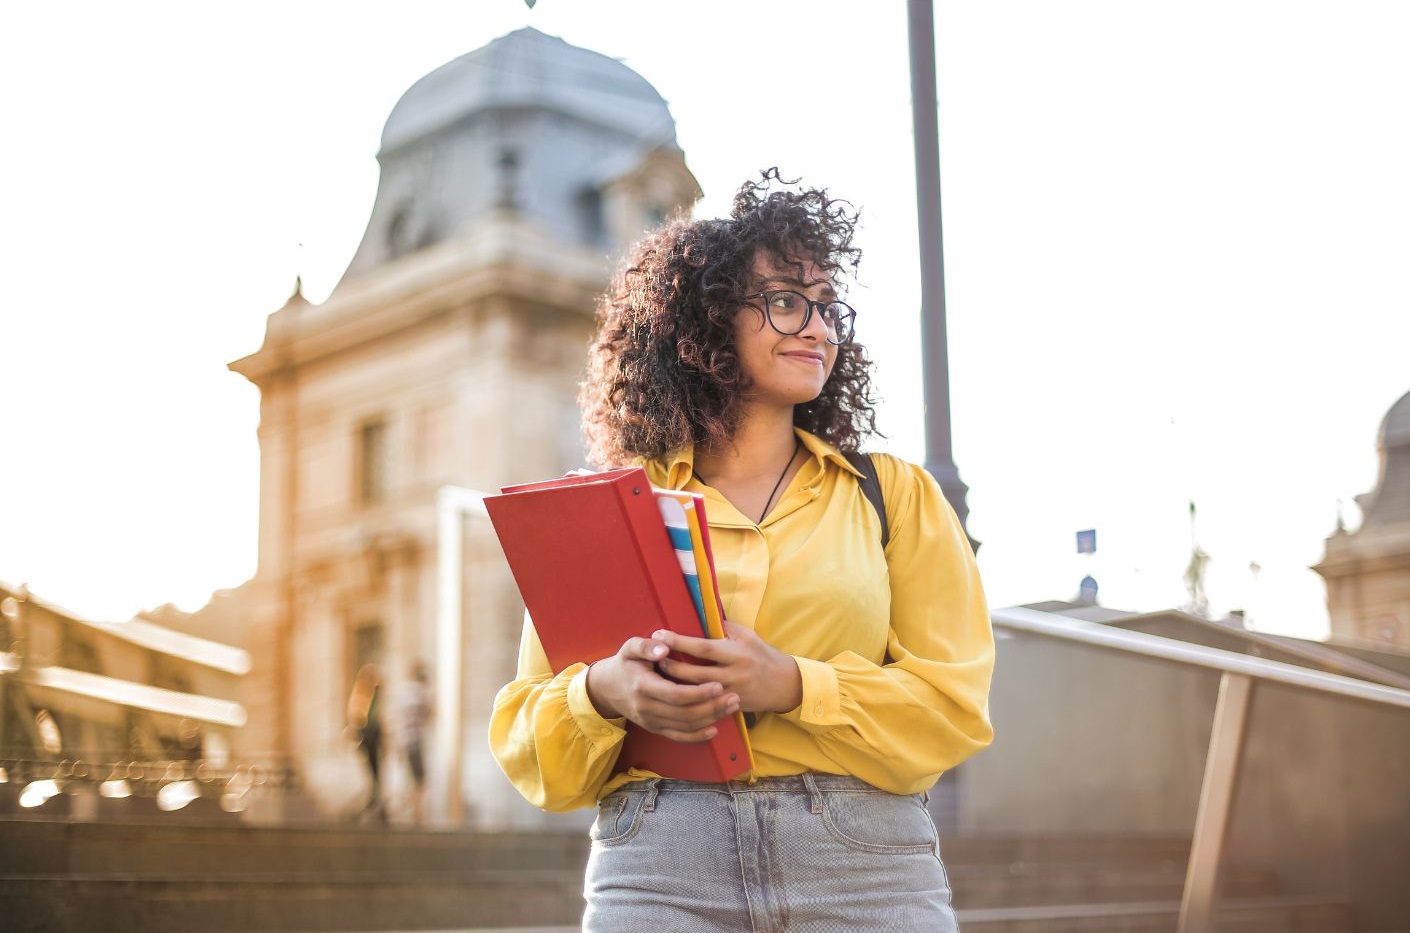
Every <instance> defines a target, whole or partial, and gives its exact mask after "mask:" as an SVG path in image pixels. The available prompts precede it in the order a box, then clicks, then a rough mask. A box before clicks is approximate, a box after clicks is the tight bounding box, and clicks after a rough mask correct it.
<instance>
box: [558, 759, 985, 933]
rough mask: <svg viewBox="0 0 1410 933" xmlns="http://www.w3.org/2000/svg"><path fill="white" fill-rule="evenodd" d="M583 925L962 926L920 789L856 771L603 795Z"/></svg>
mask: <svg viewBox="0 0 1410 933" xmlns="http://www.w3.org/2000/svg"><path fill="white" fill-rule="evenodd" d="M591 835H592V854H591V856H590V857H589V859H588V867H587V879H586V884H585V888H584V896H585V898H586V900H587V908H586V911H585V913H584V915H583V930H584V931H585V933H632V931H638V930H651V931H661V933H711V931H720V933H725V931H728V933H741V931H749V933H785V931H787V933H850V931H861V930H867V931H871V930H886V931H890V933H953V931H956V930H958V926H957V924H956V922H955V915H954V911H953V910H952V909H951V904H950V882H949V879H948V878H947V877H946V874H945V867H944V865H943V864H942V862H941V861H940V841H939V837H938V835H937V834H936V831H935V824H934V822H933V821H932V820H931V818H930V813H929V812H928V811H927V810H926V808H925V799H924V798H923V797H922V796H921V795H919V794H914V795H909V796H900V795H897V794H890V793H887V792H886V791H883V790H880V789H878V788H876V787H873V786H871V785H870V784H867V783H865V782H863V781H860V780H857V779H856V778H852V777H841V776H836V775H826V774H802V775H798V776H795V777H782V778H763V779H760V780H759V781H757V782H755V783H753V784H747V783H743V782H734V781H732V782H730V783H728V784H701V783H696V782H693V781H676V780H663V779H658V780H650V781H638V782H634V783H632V784H627V785H625V786H624V787H621V788H619V789H618V790H616V791H614V792H613V793H611V794H608V795H607V796H606V797H604V798H603V799H602V800H601V801H600V802H599V803H598V808H597V818H596V820H595V821H594V823H593V826H592V831H591Z"/></svg>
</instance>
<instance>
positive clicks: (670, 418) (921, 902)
mask: <svg viewBox="0 0 1410 933" xmlns="http://www.w3.org/2000/svg"><path fill="white" fill-rule="evenodd" d="M792 184H793V183H790V182H784V181H782V179H780V178H779V175H778V172H777V170H770V171H768V172H765V173H764V175H763V179H762V181H761V182H760V183H757V184H756V183H747V184H745V185H744V186H743V187H742V188H741V189H740V190H739V192H738V193H737V194H736V196H735V201H734V206H733V210H732V212H731V216H730V217H729V219H724V220H707V221H686V220H676V221H674V222H672V223H670V224H668V225H667V226H666V227H665V228H664V229H662V230H661V231H659V232H657V233H655V234H653V235H651V236H649V237H647V238H646V239H645V240H644V241H643V242H642V243H640V244H638V246H637V247H636V249H635V250H634V252H633V254H632V256H631V257H630V258H629V260H628V262H627V263H626V265H625V266H624V268H623V270H622V271H621V272H620V273H619V275H618V276H617V278H616V279H615V280H614V283H613V286H612V288H611V290H610V291H609V293H608V295H607V296H606V298H604V300H603V302H602V305H601V307H600V309H599V314H598V331H597V335H596V338H595V340H594V342H593V345H592V348H591V351H590V364H589V372H588V378H587V381H586V382H585V383H584V386H583V391H582V397H581V402H582V407H583V413H584V421H585V424H586V430H587V436H588V440H589V443H590V446H591V454H592V457H593V459H594V460H595V461H596V462H598V463H601V464H603V465H604V466H619V465H624V464H628V463H640V464H642V465H644V466H645V467H646V469H647V471H648V473H649V475H650V477H651V480H652V482H653V483H654V484H656V485H658V486H663V487H670V488H675V489H686V490H691V491H694V492H699V493H702V494H703V495H704V496H705V497H706V509H707V513H708V518H709V524H710V537H711V541H712V547H713V552H714V556H715V562H716V571H717V577H718V583H719V588H720V591H721V597H722V600H723V602H724V607H725V612H726V615H727V617H728V619H729V623H728V625H727V627H726V629H727V634H728V638H726V639H724V640H719V641H708V640H705V639H699V638H689V637H685V636H681V635H677V634H675V633H672V632H667V631H661V632H657V633H655V634H654V635H653V636H652V637H650V638H634V639H631V640H629V641H628V642H627V643H626V644H624V645H622V646H621V648H620V650H618V651H617V653H616V654H614V655H612V656H611V657H607V658H602V659H600V660H598V661H596V662H594V663H593V664H591V665H582V664H578V665H574V666H572V667H569V668H567V669H566V670H564V671H562V672H561V673H560V674H558V675H557V676H554V675H552V674H551V672H550V669H549V666H548V663H547V661H546V660H545V658H544V655H543V649H542V648H541V647H540V646H539V644H538V641H537V639H536V637H535V636H534V633H533V630H532V628H531V627H528V626H526V628H525V632H524V641H523V644H522V645H521V649H520V656H519V671H518V675H517V677H516V679H515V680H514V681H513V682H512V683H510V684H509V685H507V686H506V687H505V688H504V689H502V690H501V691H500V693H499V695H498V696H497V697H496V700H495V710H494V714H493V718H492V722H491V730H490V731H491V744H492V746H493V749H494V753H495V755H496V758H497V759H498V760H499V762H500V765H501V767H502V768H503V769H504V771H505V773H506V774H507V775H508V776H509V778H510V780H511V781H512V782H513V783H514V784H515V786H516V787H518V788H519V790H520V791H521V793H523V794H524V796H525V797H526V798H527V799H529V800H530V801H531V802H533V803H534V804H536V805H538V806H540V807H543V808H545V809H549V810H566V809H570V808H574V807H581V806H591V805H593V804H594V803H596V804H597V807H598V813H597V819H596V822H595V823H594V826H593V829H592V839H593V845H592V855H591V858H590V860H589V864H588V870H587V880H586V886H585V896H586V898H587V909H586V912H585V915H584V925H583V929H584V930H587V931H613V930H635V929H650V930H664V931H692V933H694V931H711V930H719V931H726V930H728V931H738V930H769V931H774V930H789V931H815V930H816V931H822V930H873V929H879V930H888V931H904V930H925V931H934V930H952V929H954V928H955V921H954V914H953V912H952V910H951V907H950V891H949V884H948V880H947V879H946V876H945V872H944V868H943V866H942V864H941V862H940V854H939V843H938V840H937V838H936V833H935V827H934V824H933V823H932V822H931V820H930V817H929V814H928V813H927V811H926V809H925V801H924V796H923V795H924V792H925V791H927V790H928V789H929V788H930V787H931V786H932V785H933V784H934V783H935V781H936V779H937V778H938V777H939V775H940V774H941V773H942V772H943V771H945V770H947V769H948V768H951V767H953V766H954V765H956V764H958V763H959V762H960V761H962V760H964V759H965V758H967V757H969V756H970V755H971V754H973V753H974V752H976V751H978V750H979V749H980V748H982V747H984V746H985V745H986V744H988V743H989V741H990V740H991V737H992V729H991V728H990V724H989V721H988V702H987V697H988V689H989V677H990V672H991V670H992V665H993V638H992V633H991V631H990V628H989V621H988V614H987V611H986V608H985V604H984V597H983V592H982V589H981V586H980V582H979V578H978V575H977V572H976V570H975V566H974V560H973V555H972V553H971V551H970V549H969V544H968V540H967V538H966V536H965V533H964V531H963V530H962V529H961V527H960V525H959V522H958V521H957V520H956V518H955V516H954V514H953V512H952V511H951V510H950V508H949V506H948V505H947V504H946V502H945V499H944V497H943V495H942V494H941V492H940V489H939V487H938V485H937V484H936V483H935V481H934V480H933V479H932V478H931V477H930V476H929V475H928V474H926V473H925V472H924V471H923V470H922V469H920V468H919V467H916V466H913V465H911V464H908V463H904V462H902V461H900V460H897V459H896V458H894V457H890V456H884V455H874V457H873V462H874V466H875V468H876V470H877V474H878V478H879V479H880V482H881V487H882V490H883V492H884V497H885V502H886V511H887V513H888V516H889V520H890V528H891V533H890V541H889V543H888V544H887V546H886V548H885V551H884V552H883V549H882V545H881V541H880V527H881V526H880V520H879V518H878V516H877V513H876V510H875V509H874V508H873V507H872V506H871V504H870V503H869V502H868V501H867V499H866V497H865V495H864V493H863V492H862V490H861V488H860V486H859V484H858V474H857V472H856V471H855V470H854V469H853V468H852V467H851V466H850V465H849V464H848V463H847V461H846V459H844V458H843V457H842V456H841V454H840V452H841V451H846V450H855V449H857V448H858V446H859V445H860V443H861V441H862V440H863V438H864V437H865V436H866V435H867V434H869V433H870V432H871V431H872V430H873V426H874V417H873V411H872V406H871V398H870V374H869V369H870V364H869V363H868V361H867V358H866V355H865V352H864V350H863V349H862V347H861V346H860V345H859V344H858V343H856V342H855V341H854V340H852V339H851V336H852V325H853V318H854V315H853V312H852V310H851V308H849V307H848V306H847V305H846V304H844V303H842V302H841V301H840V300H838V289H839V288H840V287H841V281H840V279H841V277H842V276H843V275H844V274H845V273H848V272H855V269H856V266H857V263H858V260H859V258H860V251H859V250H858V249H857V248H856V247H854V246H853V245H852V235H853V230H854V227H855V224H856V215H855V213H853V212H851V211H850V210H849V208H848V205H846V204H845V203H844V202H839V201H835V200H831V199H829V198H828V196H827V193H826V192H825V191H822V190H817V189H802V190H797V189H794V188H792V187H791V186H792ZM776 186H777V187H776ZM673 650H679V651H681V652H684V653H686V654H689V655H693V656H695V657H697V658H702V659H705V660H707V661H710V662H713V664H712V665H710V666H702V665H692V664H688V663H677V662H675V661H672V660H669V659H668V658H667V657H666V654H667V652H669V651H673ZM740 710H742V711H743V712H744V713H745V714H746V715H747V716H748V717H749V718H750V720H751V721H752V725H751V727H750V742H751V744H752V746H753V750H754V755H755V764H756V768H755V770H754V771H753V772H752V773H751V774H750V776H749V778H748V779H747V780H740V781H732V782H729V783H728V784H701V783H694V782H689V781H680V780H671V779H669V778H666V779H663V778H662V777H661V776H659V775H653V774H648V773H642V772H639V771H631V770H628V771H622V772H618V771H616V769H615V767H614V766H615V763H616V755H617V751H618V749H619V747H620V743H621V741H622V738H623V735H624V727H625V723H626V721H627V720H631V721H632V722H635V723H637V724H638V725H640V726H642V727H643V728H646V729H648V730H651V731H653V732H657V733H660V734H663V735H666V736H668V737H670V738H673V739H677V740H679V741H682V742H700V741H706V740H708V739H709V738H711V737H712V736H713V735H714V734H715V725H714V724H715V723H716V722H717V721H718V720H719V719H720V718H722V717H724V716H728V715H731V714H733V713H734V712H735V711H740Z"/></svg>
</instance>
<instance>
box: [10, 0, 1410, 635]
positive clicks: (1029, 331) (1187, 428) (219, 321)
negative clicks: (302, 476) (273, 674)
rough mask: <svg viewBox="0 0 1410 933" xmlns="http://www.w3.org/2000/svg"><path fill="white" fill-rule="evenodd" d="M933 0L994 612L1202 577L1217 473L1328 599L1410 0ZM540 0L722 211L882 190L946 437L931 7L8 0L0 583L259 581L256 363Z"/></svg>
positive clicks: (966, 463)
mask: <svg viewBox="0 0 1410 933" xmlns="http://www.w3.org/2000/svg"><path fill="white" fill-rule="evenodd" d="M685 10H689V11H690V14H689V19H688V20H687V17H686V15H685V13H684V12H683V11H685ZM936 20H937V34H938V48H939V59H940V61H939V71H940V77H939V94H940V119H941V129H940V132H941V141H940V145H941V171H942V189H943V198H944V204H943V207H944V222H945V243H946V275H947V293H948V299H949V328H950V347H951V385H952V395H953V412H954V423H955V441H954V443H955V453H956V457H955V458H956V461H957V463H958V466H959V469H960V473H961V476H962V477H963V478H964V480H965V481H966V482H967V483H968V484H969V486H970V495H969V504H970V508H971V521H970V525H971V531H972V533H973V534H974V535H976V536H977V537H978V538H979V539H980V540H981V541H982V542H983V547H982V549H981V551H980V565H981V569H982V570H983V572H984V575H985V579H986V585H987V587H988V590H989V595H990V600H991V602H993V603H994V604H995V605H1009V604H1014V603H1019V602H1027V601H1033V600H1039V599H1049V598H1069V597H1071V596H1072V595H1073V594H1074V593H1075V592H1076V587H1077V582H1078V580H1079V579H1080V578H1081V576H1082V575H1083V574H1084V573H1087V572H1091V573H1092V574H1094V575H1095V576H1096V577H1097V578H1098V580H1099V581H1100V583H1101V585H1102V601H1103V602H1104V603H1106V604H1109V605H1114V606H1118V607H1122V608H1132V609H1158V608H1167V607H1171V606H1177V605H1179V604H1181V603H1183V602H1184V601H1185V591H1184V586H1183V583H1182V581H1181V575H1182V573H1183V570H1184V567H1185V564H1186V562H1187V560H1188V557H1189V551H1190V523H1189V517H1188V503H1189V501H1190V500H1192V499H1193V500H1195V501H1196V502H1197V503H1198V506H1199V527H1198V535H1199V540H1200V543H1201V545H1202V546H1203V547H1204V549H1205V550H1206V551H1208V552H1209V553H1210V554H1211V555H1212V556H1213V562H1212V564H1211V567H1210V576H1209V583H1208V589H1209V595H1210V599H1211V602H1212V605H1213V608H1214V609H1215V610H1216V611H1220V612H1222V611H1225V610H1228V609H1231V608H1237V607H1245V608H1247V609H1248V610H1249V612H1250V614H1251V616H1252V617H1253V619H1254V623H1255V624H1256V625H1258V626H1260V627H1263V628H1268V629H1272V630H1277V631H1287V632H1292V633H1295V634H1313V635H1315V634H1317V633H1319V632H1321V631H1322V630H1323V629H1324V628H1325V624H1326V610H1325V605H1324V593H1323V589H1322V586H1321V583H1320V580H1319V578H1317V576H1316V575H1315V574H1313V573H1312V572H1311V571H1310V570H1308V569H1307V567H1308V565H1309V564H1312V563H1315V562H1316V561H1317V560H1318V559H1319V558H1320V556H1321V553H1322V547H1323V540H1324V538H1325V537H1326V535H1327V534H1328V533H1329V532H1330V531H1331V530H1332V528H1333V527H1334V525H1335V523H1336V516H1337V509H1338V502H1339V501H1343V500H1344V501H1346V505H1345V512H1346V515H1347V520H1348V523H1350V524H1351V525H1352V526H1353V527H1354V525H1355V523H1356V521H1357V520H1358V518H1359V516H1358V514H1357V512H1356V509H1355V506H1354V504H1352V503H1351V502H1350V500H1351V498H1352V497H1353V496H1355V495H1357V494H1359V493H1363V492H1366V491H1368V490H1369V489H1371V488H1372V486H1373V485H1374V482H1375V478H1376V464H1377V460H1376V450H1375V439H1376V430H1377V427H1378V425H1379V423H1380V420H1381V418H1382V417H1383V416H1384V414H1385V412H1386V410H1387V409H1388V408H1389V407H1390V405H1391V404H1392V403H1393V402H1394V401H1395V400H1396V399H1397V398H1399V397H1400V395H1402V394H1403V393H1404V392H1406V391H1407V390H1408V389H1410V277H1407V275H1406V274H1405V270H1406V267H1407V257H1410V171H1407V169H1406V166H1410V119H1407V117H1410V55H1407V54H1406V53H1405V50H1406V49H1407V48H1410V4H1407V3H1401V2H1380V3H1377V2H1369V0H1358V2H1356V3H1344V2H1331V0H1328V2H1311V3H1309V2H1301V3H1299V2H1290V0H1277V2H1261V0H1260V2H1253V0H1249V2H1238V0H1221V2H1179V3H1175V2H1168V3H1167V2H1161V3H1157V2H1140V3H1131V2H1106V3H1098V2H1064V3H1060V4H1057V3H1051V2H1046V0H1040V2H1004V0H983V2H980V0H974V2H968V3H946V2H941V3H939V4H938V8H937V14H936ZM525 25H531V26H534V27H536V28H538V29H541V30H543V31H544V32H547V33H549V34H551V35H558V36H561V37H563V38H564V39H566V40H567V41H569V42H572V43H574V44H576V45H581V46H584V47H586V48H590V49H593V50H595V51H598V52H601V53H604V54H606V55H610V56H613V57H617V58H620V59H622V60H623V61H624V62H626V63H627V64H628V65H630V66H631V67H632V68H634V69H635V70H637V71H638V72H639V73H641V74H642V75H643V76H645V77H646V78H647V79H648V80H649V81H651V82H652V83H653V84H654V85H655V86H656V88H657V89H658V90H660V92H661V93H662V95H663V96H664V97H665V98H666V99H667V101H669V103H670V105H671V109H672V112H673V114H674V116H675V118H676V123H677V132H678V137H679V140H680V143H681V145H682V147H683V148H684V150H685V152H686V158H687V161H688V163H689V165H690V166H691V168H692V170H693V171H694V172H695V174H696V176H697V177H698V178H699V180H700V182H701V185H702V186H703V187H704V189H705V192H706V199H705V202H704V204H703V205H702V206H701V212H702V213H706V214H718V213H721V212H723V211H724V210H725V209H726V208H727V204H728V200H729V196H730V194H731V193H732V192H733V190H734V189H735V188H736V187H737V186H738V184H739V183H740V182H741V181H743V180H744V179H745V178H747V177H751V176H752V175H753V174H754V173H755V172H757V170H758V169H760V168H763V167H766V166H769V165H775V164H777V165H779V166H781V167H782V168H783V170H784V171H785V172H786V173H789V174H792V175H801V176H802V177H803V178H804V180H805V181H807V182H809V183H813V184H819V185H825V186H827V187H829V188H830V189H831V190H832V191H833V193H834V194H835V195H838V196H841V197H845V198H848V199H849V200H851V201H853V202H854V203H855V204H857V205H859V206H860V207H861V209H862V214H863V223H864V228H863V231H862V241H861V242H862V246H863V248H864V250H865V251H866V257H865V258H864V261H863V268H862V278H861V282H860V284H859V285H858V286H857V287H855V288H854V289H853V290H852V293H851V297H852V299H853V303H854V304H855V305H856V306H857V308H858V309H859V318H858V326H859V336H860V338H861V339H863V340H865V341H866V342H867V343H868V345H869V346H870V347H871V348H872V350H873V355H874V356H875V358H876V360H877V362H878V364H879V373H880V380H879V381H880V388H881V392H882V395H883V407H882V410H881V421H882V428H883V430H885V431H886V432H887V433H888V434H889V435H890V438H889V440H888V441H886V442H884V443H878V444H877V445H875V446H876V447H877V448H878V449H890V450H893V451H895V452H897V453H900V454H902V455H903V456H907V457H909V458H911V459H914V460H922V459H923V458H924V449H923V440H922V434H921V431H922V427H921V422H920V417H921V416H920V399H919V396H920V373H919V354H918V348H917V334H918V323H917V321H918V316H917V315H918V312H917V306H918V304H919V277H918V272H917V247H916V233H915V200H914V193H913V180H914V169H913V151H912V139H911V111H910V79H909V71H908V61H907V38H906V17H905V5H904V3H902V2H901V0H887V2H878V3H859V2H855V0H835V2H823V0H797V2H793V0H789V2H785V0H751V2H740V0H712V2H710V3H692V4H676V3H670V2H667V0H650V2H646V0H630V2H628V0H539V2H538V5H537V8H536V9H533V10H529V9H528V8H527V7H526V6H525V5H524V3H523V2H522V0H473V2H469V0H457V2H444V3H443V2H402V3H398V4H391V3H383V4H370V3H354V2H314V0H302V2H299V3H265V2H246V3H240V4H233V3H203V4H189V3H175V2H172V3H139V2H132V3H123V4H111V3H96V2H95V3H78V4H76V3H64V2H55V3H46V4H25V5H23V6H18V7H17V6H16V5H14V4H11V5H10V6H8V7H7V9H6V12H5V13H3V14H0V101H3V136H0V182H2V183H3V185H4V195H3V205H0V210H3V222H0V257H3V261H2V263H0V324H2V325H3V326H0V347H3V351H4V355H3V360H0V413H3V434H2V435H0V436H3V441H0V445H2V446H0V579H4V580H6V581H9V582H20V581H27V582H28V583H29V584H30V585H31V587H32V588H33V589H34V590H35V592H36V593H38V594H39V595H41V596H43V597H46V598H48V599H50V600H53V601H56V602H58V603H60V604H62V605H65V606H67V607H69V608H71V609H73V610H76V611H78V612H81V613H85V614H89V615H93V616H96V617H100V618H125V617H127V616H129V615H131V614H132V613H133V612H135V611H137V610H139V609H141V608H150V607H153V606H156V605H158V604H160V603H163V602H168V601H170V602H175V603H177V604H178V605H180V606H182V607H183V608H186V609H194V608H197V607H198V606H200V605H201V604H202V603H203V602H204V601H205V599H206V597H207V596H208V595H209V594H210V592H211V591H212V590H214V589H217V588H223V587H230V586H235V585H238V584H239V583H241V582H242V581H244V580H245V579H247V578H248V577H249V576H250V575H252V574H253V572H254V566H255V547H256V544H255V542H256V503H257V496H258V489H257V463H258V450H257V444H256V439H255V427H256V424H257V420H258V412H257V406H258V394H257V392H256V390H255V389H254V388H253V387H252V386H250V385H249V384H247V383H246V382H245V381H244V380H243V379H242V378H241V377H240V376H237V375H235V374H233V373H230V372H228V371H227V370H226V369H225V364H226V363H227V362H229V361H231V360H233V359H236V358H238V357H241V356H244V355H246V354H248V353H250V352H252V351H254V350H255V349H256V348H257V347H258V346H259V343H260V341H261V339H262V336H263V328H264V319H265V317H266V315H268V314H269V313H270V312H272V311H274V310H275V309H276V308H278V307H279V306H280V305H281V304H282V303H283V301H284V299H285V298H286V297H287V295H288V293H289V292H290V290H291V288H292V286H293V281H294V277H295V275H296V274H298V273H302V275H303V279H304V283H305V292H306V294H307V295H308V296H309V297H310V298H311V299H313V300H322V299H323V298H324V297H326V295H327V294H328V292H329V291H330V290H331V289H332V287H333V286H334V284H335V283H336V282H337V280H338V278H339V276H340V275H341V273H342V270H343V268H344V267H345V266H346V264H347V262H348V260H349V259H350V258H351V256H352V253H353V250H354V249H355V248H356V246H357V243H358V241H359V239H360V238H361V235H362V231H363V229H364V225H365V221H366V218H367V215H368V212H369V210H370V208H371V205H372V199H373V195H374V193H375V190H376V184H377V166H376V162H375V158H374V156H375V154H376V151H377V146H378V140H379V137H380V133H381V128H382V124H383V121H384V120H385V119H386V117H387V114H388V113H389V111H390V110H391V108H392V106H393V105H394V104H395V103H396V101H397V99H398V98H399V97H400V95H401V93H402V92H403V91H404V90H405V89H406V88H408V87H409V86H410V85H411V84H412V83H413V82H414V81H415V80H416V79H418V78H419V77H421V76H422V75H424V74H426V73H427V72H429V71H431V70H432V69H434V68H436V67H437V66H439V65H441V64H443V63H445V62H446V61H449V60H450V59H452V58H454V57H456V56H458V55H460V54H463V53H465V52H468V51H471V50H473V49H475V48H478V47H480V46H482V45H484V44H485V43H487V42H489V41H490V40H492V39H494V38H496V37H498V36H500V35H503V34H505V33H507V32H509V31H512V30H514V29H517V28H519V27H521V26H525ZM299 244H303V248H302V250H301V249H300V247H299ZM1082 528H1096V529H1097V530H1098V543H1099V552H1098V554H1097V555H1096V556H1095V557H1093V558H1090V559H1087V558H1079V557H1078V556H1077V555H1076V554H1075V546H1074V532H1076V531H1077V530H1078V529H1082ZM1251 562H1256V563H1257V564H1258V565H1259V566H1260V567H1261V572H1260V573H1259V574H1258V576H1257V578H1256V581H1255V578H1254V575H1253V574H1252V573H1251V572H1250V563H1251Z"/></svg>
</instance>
